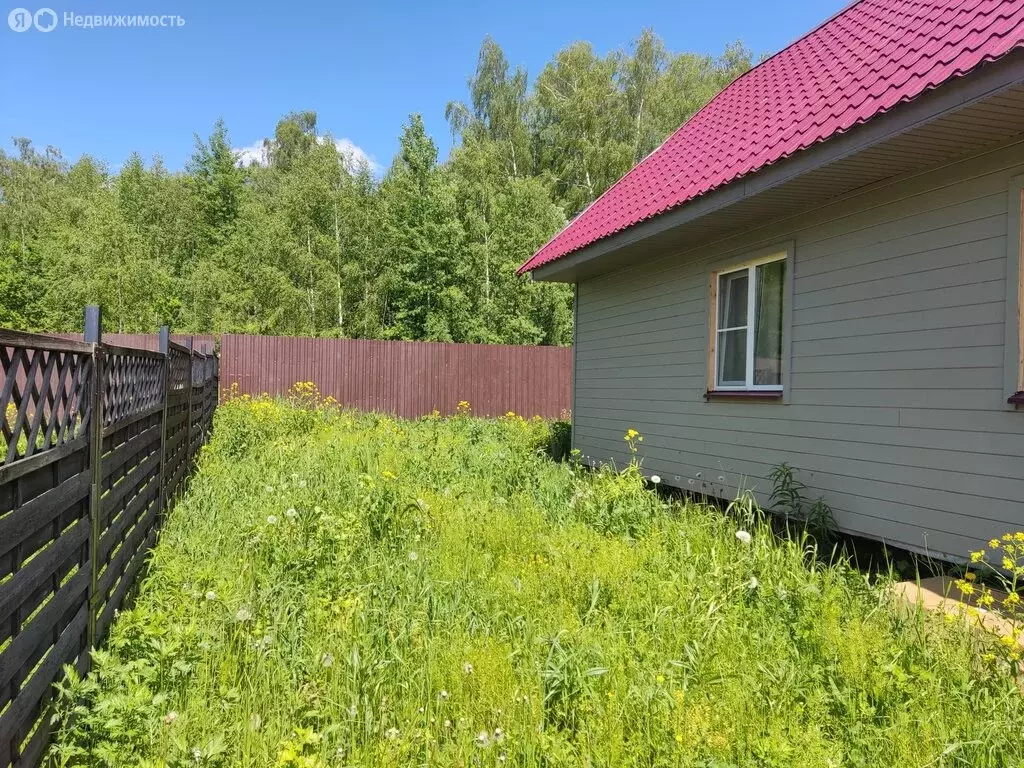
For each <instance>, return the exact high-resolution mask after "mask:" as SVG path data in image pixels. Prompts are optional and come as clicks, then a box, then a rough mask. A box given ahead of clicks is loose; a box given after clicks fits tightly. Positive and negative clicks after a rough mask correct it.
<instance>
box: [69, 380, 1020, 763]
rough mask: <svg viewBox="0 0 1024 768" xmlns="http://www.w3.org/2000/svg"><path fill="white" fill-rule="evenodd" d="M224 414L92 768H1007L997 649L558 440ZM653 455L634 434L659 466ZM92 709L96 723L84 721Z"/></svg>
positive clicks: (136, 615)
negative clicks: (582, 459) (564, 453)
mask: <svg viewBox="0 0 1024 768" xmlns="http://www.w3.org/2000/svg"><path fill="white" fill-rule="evenodd" d="M460 410H461V411H462V413H460V414H459V415H457V416H455V417H452V418H439V417H436V416H435V417H428V418H424V419H420V420H417V421H402V420H397V419H393V418H388V417H384V416H378V415H360V414H355V413H350V412H343V411H339V410H337V409H335V408H332V407H324V406H323V405H322V404H321V403H320V401H319V400H318V399H316V398H313V399H312V400H311V401H305V402H300V403H288V402H273V401H269V400H265V399H256V400H251V399H244V398H239V399H237V400H235V401H232V402H229V403H227V404H226V405H224V406H222V407H221V408H220V409H219V410H218V413H217V416H216V424H215V430H214V434H213V438H212V442H211V443H210V444H209V445H208V446H207V447H206V448H204V450H203V453H202V455H201V458H200V462H199V471H198V473H197V475H196V476H195V477H194V479H193V480H192V482H191V484H190V487H189V491H188V493H187V495H186V497H185V498H184V499H183V500H182V502H181V503H179V505H178V506H177V507H176V508H175V510H174V511H173V513H172V514H171V515H170V517H169V519H168V522H167V525H166V527H165V528H164V529H163V532H162V536H161V539H160V542H159V544H158V546H157V548H156V550H155V551H154V554H153V557H152V564H151V567H150V569H149V571H148V576H147V578H146V580H145V582H144V583H143V585H142V587H141V593H140V595H139V598H138V600H137V602H136V603H135V605H134V607H133V608H132V609H131V610H129V611H126V612H124V613H123V614H122V615H121V616H120V618H119V619H118V621H117V622H116V624H115V627H114V629H113V632H112V635H111V638H110V641H109V644H108V646H107V648H106V650H104V651H100V652H97V653H96V655H95V667H94V671H93V672H92V673H91V674H90V675H89V677H88V678H86V679H85V680H78V679H76V678H74V677H72V678H70V679H69V681H68V682H66V683H65V684H64V685H63V687H62V691H61V702H62V708H61V711H60V713H59V716H58V721H59V724H60V730H59V732H58V734H57V738H56V744H55V747H54V748H53V758H54V761H55V763H56V764H58V765H67V766H139V765H142V766H149V767H150V768H155V767H156V766H164V767H166V768H184V766H192V767H193V768H194V767H195V766H258V767H260V768H263V767H264V766H279V767H281V768H283V767H285V766H288V767H291V766H301V767H304V768H315V767H316V768H318V767H321V766H391V765H413V764H415V765H438V766H449V765H457V766H470V765H472V766H485V765H486V766H504V765H517V766H704V767H705V768H707V767H710V766H793V765H800V766H882V765H915V766H924V765H932V766H940V765H946V766H1009V765H1021V764H1022V761H1024V742H1022V741H1021V739H1020V724H1021V723H1022V722H1024V697H1022V695H1021V691H1020V689H1019V688H1018V687H1017V685H1016V683H1015V682H1014V680H1013V679H1012V678H1011V677H1010V676H1009V675H1007V674H1006V672H1005V665H1003V666H1001V665H1000V664H999V663H996V662H992V663H990V662H988V661H986V657H985V655H984V654H985V653H986V652H988V651H989V650H991V648H990V645H991V643H992V642H993V641H991V640H990V639H989V638H987V637H986V636H984V635H979V634H978V633H976V632H975V631H973V630H972V629H971V628H970V627H968V626H966V624H965V623H963V622H951V623H947V622H945V621H943V620H942V619H941V618H938V619H936V618H935V617H932V616H930V615H925V614H922V613H918V612H908V611H906V610H898V609H897V608H896V607H895V606H894V605H893V604H892V601H891V598H890V596H889V593H888V591H887V590H886V585H885V584H873V583H869V582H868V580H866V579H865V578H863V577H862V576H861V575H860V574H859V573H858V572H857V571H855V570H854V569H852V568H850V567H849V566H848V564H846V563H845V562H844V561H842V560H840V559H837V561H836V562H833V563H830V564H822V563H820V562H818V561H816V560H814V559H808V558H807V557H806V556H805V553H804V549H805V546H806V545H807V541H806V536H803V537H795V538H794V539H793V540H785V539H779V538H777V537H776V536H774V535H773V533H772V531H771V529H770V526H769V524H768V522H766V520H765V518H764V516H763V515H761V514H760V513H759V510H757V509H756V505H754V504H753V503H752V502H751V501H750V500H749V499H747V500H743V499H741V500H740V503H738V504H737V505H735V506H734V507H733V508H732V510H731V512H730V514H729V515H723V514H721V513H720V512H718V511H717V510H715V509H713V508H710V507H707V506H705V505H702V504H698V503H694V502H692V501H691V502H672V503H669V502H666V501H663V500H662V499H661V498H660V497H659V496H658V495H657V494H655V493H653V492H652V491H651V490H649V486H647V485H646V484H645V482H644V480H643V477H642V476H641V474H640V472H639V468H638V466H637V464H636V460H634V462H633V463H632V464H631V465H630V466H627V467H626V468H625V469H624V470H622V471H613V470H612V469H610V468H604V469H602V470H600V471H597V472H592V471H590V470H587V469H585V468H582V467H581V466H579V465H578V464H577V463H576V462H574V461H572V460H569V461H565V462H562V463H558V462H554V461H552V460H551V458H550V456H549V451H550V449H551V446H552V444H554V443H562V444H564V437H558V438H557V439H556V437H557V436H555V435H553V433H552V427H551V425H549V424H547V423H545V422H542V421H540V420H526V419H522V418H520V417H518V416H515V415H513V414H510V415H508V416H506V417H503V418H500V419H490V420H486V419H479V418H474V417H472V416H470V415H469V407H468V405H467V406H466V407H465V408H463V409H460ZM639 437H640V436H639V435H637V434H635V433H632V434H631V435H628V436H627V438H628V440H629V442H630V445H631V447H633V448H634V450H635V451H636V452H637V458H639V454H640V453H641V452H642V443H641V441H640V439H639ZM72 715H73V717H72Z"/></svg>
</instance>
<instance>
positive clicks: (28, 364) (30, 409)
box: [0, 340, 92, 465]
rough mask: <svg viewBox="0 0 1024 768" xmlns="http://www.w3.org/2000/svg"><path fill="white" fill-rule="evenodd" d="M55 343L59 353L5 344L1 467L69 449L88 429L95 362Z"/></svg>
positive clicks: (0, 354) (0, 361) (1, 355)
mask: <svg viewBox="0 0 1024 768" xmlns="http://www.w3.org/2000/svg"><path fill="white" fill-rule="evenodd" d="M54 341H55V342H56V343H57V346H55V347H53V348H47V347H32V346H27V345H25V346H23V345H18V344H4V343H0V368H2V370H3V378H2V379H0V434H2V435H3V455H2V456H0V465H3V464H10V463H12V462H15V461H18V460H20V459H24V458H27V457H29V456H33V455H35V454H37V453H40V452H42V451H46V450H48V449H51V448H55V447H57V446H59V445H63V444H65V443H67V442H69V441H71V440H73V439H74V438H75V437H76V436H78V435H79V434H81V433H82V430H83V429H84V428H85V427H86V425H87V423H88V408H89V400H88V398H87V397H84V393H86V392H87V391H88V389H89V379H90V376H91V373H92V359H91V358H90V357H89V355H88V354H86V353H84V352H83V351H82V350H77V351H76V350H75V349H73V348H70V347H71V345H70V344H65V343H62V342H59V341H58V340H54ZM78 346H79V347H83V346H84V345H78Z"/></svg>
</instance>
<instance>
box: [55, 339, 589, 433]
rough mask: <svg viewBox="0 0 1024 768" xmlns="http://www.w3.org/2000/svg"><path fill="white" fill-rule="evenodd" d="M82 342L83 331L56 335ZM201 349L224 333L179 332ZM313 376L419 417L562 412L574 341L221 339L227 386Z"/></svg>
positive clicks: (358, 400)
mask: <svg viewBox="0 0 1024 768" xmlns="http://www.w3.org/2000/svg"><path fill="white" fill-rule="evenodd" d="M57 335H59V336H61V337H62V338H67V339H73V340H76V341H81V340H82V335H81V334H70V333H66V334H57ZM103 339H104V341H106V342H108V343H110V344H117V345H120V346H125V347H137V348H139V349H152V350H155V349H156V348H157V341H158V337H157V335H156V334H143V333H139V334H127V333H110V334H104V336H103ZM189 339H192V343H193V347H194V349H196V351H200V352H207V351H210V350H213V349H214V348H215V347H216V344H217V337H216V336H212V335H202V336H188V335H181V334H173V335H172V336H171V340H172V341H174V342H177V343H178V344H186V343H187V342H188V340H189ZM300 381H312V382H313V383H314V384H316V385H317V387H318V388H319V390H320V394H321V395H322V396H323V397H327V396H328V395H330V396H332V397H333V398H334V399H335V400H337V401H338V402H339V403H341V404H342V405H344V406H347V407H350V408H358V409H360V410H364V411H382V412H385V413H393V414H396V415H398V416H405V417H408V418H415V417H417V416H425V415H427V414H429V413H431V412H432V411H434V410H435V409H436V410H438V411H440V412H441V413H442V414H450V413H454V411H455V408H456V406H458V404H459V401H460V400H466V401H467V402H469V404H470V407H471V408H472V409H473V413H475V414H477V415H479V416H501V415H503V414H505V413H508V412H509V411H515V412H516V413H518V414H520V415H521V416H543V417H545V418H559V417H561V416H566V415H568V414H569V412H570V411H571V409H572V348H570V347H526V346H510V345H500V344H442V343H435V342H424V341H367V340H361V339H316V338H297V337H294V336H242V335H236V334H224V335H223V336H221V337H220V386H221V392H222V393H223V392H224V391H226V390H228V389H229V388H230V387H231V385H232V384H235V385H237V387H238V392H239V394H250V395H260V394H263V393H264V392H266V393H267V394H269V395H285V394H287V392H288V389H289V388H290V387H291V386H292V385H293V384H295V383H296V382H300Z"/></svg>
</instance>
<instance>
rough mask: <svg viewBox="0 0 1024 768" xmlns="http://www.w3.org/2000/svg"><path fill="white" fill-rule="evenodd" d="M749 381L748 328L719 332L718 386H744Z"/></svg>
mask: <svg viewBox="0 0 1024 768" xmlns="http://www.w3.org/2000/svg"><path fill="white" fill-rule="evenodd" d="M746 383H747V329H746V328H741V329H740V330H738V331H720V332H719V334H718V382H717V384H718V386H720V387H742V386H744V385H745V384H746Z"/></svg>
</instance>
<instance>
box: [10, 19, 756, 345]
mask: <svg viewBox="0 0 1024 768" xmlns="http://www.w3.org/2000/svg"><path fill="white" fill-rule="evenodd" d="M750 66H751V54H750V52H749V51H748V50H746V49H745V48H744V47H743V46H742V45H740V44H733V45H730V46H728V47H727V48H726V49H725V51H724V52H723V53H722V54H721V55H720V56H717V57H715V56H706V55H697V54H693V53H678V54H673V53H670V52H668V51H667V50H666V48H665V46H664V44H663V42H662V41H661V40H660V39H659V38H658V37H657V36H656V35H654V34H653V33H652V32H649V31H647V32H644V33H643V34H642V35H641V36H640V37H639V38H638V39H637V40H635V41H634V42H633V44H632V45H631V46H630V47H629V48H628V49H627V50H623V51H616V52H613V53H611V54H608V55H605V56H600V55H598V54H597V53H595V52H594V50H593V48H592V47H591V46H590V45H589V44H588V43H583V42H580V43H575V44H573V45H571V46H569V47H567V48H565V49H564V50H562V51H560V52H559V53H558V54H557V55H556V56H555V57H554V58H553V59H552V60H551V61H550V62H548V64H547V65H546V66H545V67H544V68H543V70H542V71H541V72H540V74H539V75H538V76H537V77H536V78H535V79H534V80H533V82H532V83H531V82H530V81H529V79H528V77H527V73H526V72H525V71H524V70H522V69H521V68H513V67H512V66H510V65H509V63H508V61H507V60H506V58H505V56H504V54H503V52H502V50H501V48H500V47H499V46H498V45H497V44H496V43H495V42H494V41H493V40H491V39H489V38H488V39H486V40H485V41H484V43H483V45H482V47H481V50H480V55H479V59H478V61H477V66H476V71H475V73H474V75H473V76H472V78H471V79H470V80H469V83H468V85H469V88H468V94H467V97H466V99H465V101H452V102H450V103H449V104H448V105H447V107H446V110H445V115H446V117H447V120H448V124H449V126H450V129H451V132H452V139H453V149H452V151H451V152H450V154H449V157H448V158H447V160H444V161H443V162H442V161H440V160H439V156H438V148H437V144H436V142H435V140H434V139H433V138H431V137H430V136H429V135H427V134H426V132H425V131H424V127H423V121H422V120H421V118H420V117H419V116H418V115H415V114H414V115H410V117H409V120H408V122H407V123H406V124H405V125H404V126H403V127H402V132H401V146H400V150H399V151H398V153H397V154H396V155H395V157H394V159H393V161H392V162H391V165H390V167H388V168H387V169H386V171H384V172H383V173H382V174H375V173H374V171H373V169H371V168H369V167H367V165H366V164H365V163H362V164H360V163H358V162H355V161H354V160H353V157H352V156H351V155H346V154H345V153H339V150H338V148H337V147H336V146H335V142H334V141H333V140H331V138H330V137H329V136H323V135H320V133H319V131H318V126H317V119H316V113H315V112H297V113H293V114H290V115H287V116H285V117H284V118H283V119H282V120H281V121H280V122H279V123H278V124H277V126H276V129H275V131H274V135H273V136H272V137H271V138H269V139H267V140H266V141H265V143H264V156H265V162H260V163H250V164H249V165H248V166H245V165H244V164H243V163H242V162H240V161H239V157H238V154H237V153H236V152H235V151H234V150H233V149H232V144H231V141H230V138H229V135H228V130H227V128H226V127H225V125H224V124H223V123H221V122H218V123H217V124H216V126H215V127H214V129H213V132H212V134H211V135H210V136H209V137H208V138H206V139H200V138H199V137H197V138H196V145H195V149H194V152H193V154H192V157H191V159H190V161H189V162H188V163H187V165H186V167H185V169H184V170H182V171H179V172H174V171H171V170H169V169H168V168H166V167H165V166H164V165H163V163H162V162H161V161H160V159H159V158H154V159H153V160H152V161H150V162H148V163H147V162H146V161H144V160H143V158H141V157H139V156H138V155H137V154H135V155H132V156H131V157H130V158H129V159H128V160H127V161H126V162H125V164H124V165H123V167H121V168H120V170H118V171H116V172H114V171H111V170H109V169H108V168H106V167H105V166H104V164H103V163H101V162H97V161H96V160H95V159H93V158H91V157H88V156H83V157H82V158H80V159H78V160H77V161H75V162H69V161H68V160H66V159H64V158H63V157H62V155H61V154H60V152H59V150H57V149H55V148H52V147H47V148H46V149H45V150H40V149H37V148H36V147H34V146H33V145H32V143H31V142H30V141H29V140H28V139H22V138H19V139H15V140H14V151H13V152H9V153H5V152H0V326H6V327H13V328H19V329H26V330H38V331H70V330H78V329H80V328H81V323H82V316H81V313H82V307H83V305H85V304H87V303H95V302H98V303H100V304H102V305H103V308H104V321H105V326H106V327H107V328H108V329H109V330H113V331H124V332H132V331H151V330H153V329H154V328H156V327H157V326H158V325H160V324H163V323H168V324H170V325H171V326H172V327H173V328H174V329H175V330H178V331H182V332H235V333H258V334H280V335H315V336H338V337H349V338H375V339H413V340H434V341H459V342H485V343H509V344H567V343H569V342H570V341H571V335H572V292H571V288H570V287H569V286H564V285H551V284H544V283H537V282H533V281H532V280H531V279H530V278H529V277H528V276H526V277H517V276H516V274H515V270H516V267H517V266H518V265H519V264H521V263H522V262H523V261H524V260H525V259H526V258H528V257H529V256H530V254H531V253H532V252H533V251H534V250H535V249H536V248H537V247H539V246H540V245H542V244H543V243H544V242H545V241H546V240H547V239H548V238H549V237H550V236H551V235H553V234H554V233H555V232H557V231H558V229H559V228H560V227H562V226H563V225H564V224H565V222H566V221H568V220H569V219H570V218H572V217H573V216H574V215H576V214H577V213H579V211H581V210H582V209H583V208H585V207H586V206H587V204H589V203H590V202H591V201H593V200H594V199H595V198H596V197H597V196H598V195H600V194H601V193H602V192H603V191H604V190H605V189H606V188H607V187H608V186H609V185H610V184H612V183H613V182H614V181H615V180H616V179H617V178H618V177H619V176H620V175H622V174H623V173H625V172H626V171H627V170H628V169H629V168H630V167H631V166H632V165H633V164H634V163H636V162H637V161H638V160H640V159H642V158H643V157H644V156H645V155H646V154H648V153H649V152H650V151H652V150H653V149H654V148H655V147H657V146H658V144H660V143H661V142H662V141H663V140H664V139H665V137H666V136H668V135H669V134H670V133H671V132H672V131H673V130H675V129H676V128H677V127H678V126H679V125H680V124H681V123H682V122H683V121H684V120H685V119H686V118H688V117H689V116H690V115H692V114H693V113H694V112H696V111H697V110H698V109H699V108H700V107H701V106H703V105H704V104H705V103H706V102H707V101H708V100H710V99H711V97H712V96H714V95H715V94H716V93H717V92H718V91H719V90H720V89H721V88H722V87H724V86H725V85H726V84H728V83H729V82H730V81H731V80H732V79H733V78H735V77H736V76H737V75H739V74H741V73H742V72H744V71H746V70H747V69H749V67H750ZM445 139H446V140H447V137H445Z"/></svg>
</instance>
